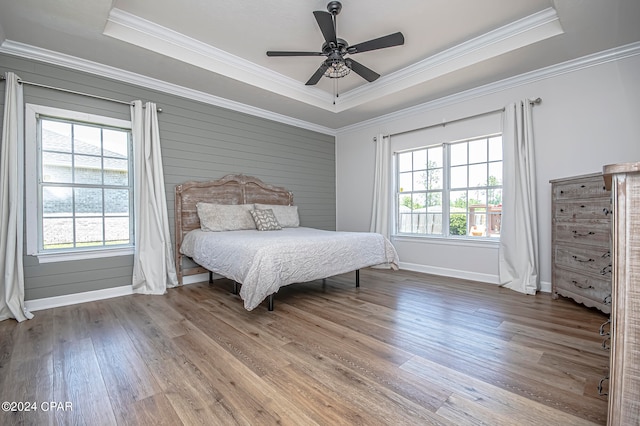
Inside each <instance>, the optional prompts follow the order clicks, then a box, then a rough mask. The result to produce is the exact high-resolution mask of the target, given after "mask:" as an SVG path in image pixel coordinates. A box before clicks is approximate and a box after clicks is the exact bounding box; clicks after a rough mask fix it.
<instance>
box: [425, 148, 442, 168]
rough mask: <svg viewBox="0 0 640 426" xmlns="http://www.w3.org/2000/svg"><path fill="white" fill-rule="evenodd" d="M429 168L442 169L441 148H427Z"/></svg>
mask: <svg viewBox="0 0 640 426" xmlns="http://www.w3.org/2000/svg"><path fill="white" fill-rule="evenodd" d="M428 151H429V157H428V159H429V162H428V164H429V167H431V168H433V167H442V161H443V159H442V153H443V150H442V146H436V147H433V148H429V149H428Z"/></svg>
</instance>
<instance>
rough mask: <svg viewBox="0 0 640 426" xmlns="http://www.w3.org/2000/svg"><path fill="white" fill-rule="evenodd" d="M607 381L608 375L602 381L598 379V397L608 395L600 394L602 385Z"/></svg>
mask: <svg viewBox="0 0 640 426" xmlns="http://www.w3.org/2000/svg"><path fill="white" fill-rule="evenodd" d="M607 380H609V375H608V374H607V375H606V376H604V377H603V378H602V379H600V382H599V383H598V395H600V396H605V395H609V394H608V393H607V392H602V384H603V383H604V382H605V381H607Z"/></svg>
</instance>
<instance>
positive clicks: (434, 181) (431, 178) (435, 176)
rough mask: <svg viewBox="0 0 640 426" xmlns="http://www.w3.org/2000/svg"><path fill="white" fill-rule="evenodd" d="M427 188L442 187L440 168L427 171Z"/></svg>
mask: <svg viewBox="0 0 640 426" xmlns="http://www.w3.org/2000/svg"><path fill="white" fill-rule="evenodd" d="M427 175H428V176H427V178H428V185H427V188H428V189H442V183H443V180H442V169H431V170H429V171H428V173H427Z"/></svg>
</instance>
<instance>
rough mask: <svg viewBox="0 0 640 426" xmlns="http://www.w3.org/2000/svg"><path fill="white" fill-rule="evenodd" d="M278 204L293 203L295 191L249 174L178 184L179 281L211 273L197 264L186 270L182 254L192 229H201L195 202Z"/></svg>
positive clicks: (177, 254)
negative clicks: (187, 277) (184, 243)
mask: <svg viewBox="0 0 640 426" xmlns="http://www.w3.org/2000/svg"><path fill="white" fill-rule="evenodd" d="M199 202H205V203H213V204H253V203H261V204H279V205H285V206H291V205H293V193H291V191H289V190H287V189H286V188H282V187H279V186H273V185H269V184H267V183H264V182H262V181H261V180H260V179H258V178H256V177H253V176H246V175H242V174H239V175H235V174H231V175H226V176H224V177H223V178H221V179H218V180H213V181H207V182H201V181H189V182H185V183H183V184H182V185H176V199H175V228H176V229H175V237H176V241H175V243H176V245H175V258H176V273H177V275H178V282H179V283H180V284H182V277H183V276H187V275H194V274H201V273H204V272H208V271H207V270H206V269H205V268H203V267H200V266H197V267H194V268H188V269H183V265H182V260H183V257H184V256H183V255H182V254H181V253H180V247H181V246H182V239H183V238H184V236H185V234H186V233H187V232H189V231H191V230H193V229H198V228H200V219H199V218H198V212H197V209H196V204H197V203H199Z"/></svg>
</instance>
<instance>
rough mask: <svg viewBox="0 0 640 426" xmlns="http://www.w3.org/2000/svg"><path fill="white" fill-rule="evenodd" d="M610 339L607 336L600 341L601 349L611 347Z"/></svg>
mask: <svg viewBox="0 0 640 426" xmlns="http://www.w3.org/2000/svg"><path fill="white" fill-rule="evenodd" d="M610 340H611V337H607V338H605V339H604V340H603V341H602V349H604V350H605V351H608V350H610V349H611V345H610V344H609V341H610Z"/></svg>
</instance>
